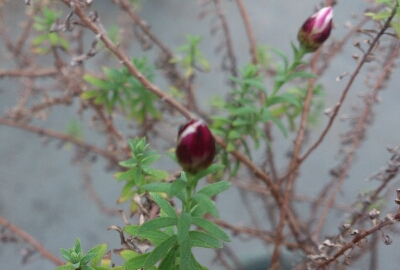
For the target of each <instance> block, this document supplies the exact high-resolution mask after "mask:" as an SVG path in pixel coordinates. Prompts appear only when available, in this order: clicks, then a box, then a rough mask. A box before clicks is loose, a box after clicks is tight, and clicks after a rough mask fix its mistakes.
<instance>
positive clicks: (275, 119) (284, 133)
mask: <svg viewBox="0 0 400 270" xmlns="http://www.w3.org/2000/svg"><path fill="white" fill-rule="evenodd" d="M271 120H272V122H274V123H275V125H277V126H278V128H279V129H280V130H281V132H282V134H283V136H285V137H287V130H286V128H285V126H284V125H283V124H282V122H281V120H279V119H278V118H276V117H271Z"/></svg>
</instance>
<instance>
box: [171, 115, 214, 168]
mask: <svg viewBox="0 0 400 270" xmlns="http://www.w3.org/2000/svg"><path fill="white" fill-rule="evenodd" d="M176 157H177V159H178V162H179V164H180V165H181V166H182V168H183V170H184V171H185V172H188V173H196V172H198V171H200V170H204V169H206V168H207V167H208V166H210V164H211V163H212V162H213V160H214V157H215V140H214V137H213V136H212V134H211V132H210V130H209V129H208V127H207V126H206V125H205V124H204V122H203V121H201V120H192V121H190V122H189V123H187V124H185V125H183V126H181V127H180V128H179V132H178V140H177V147H176Z"/></svg>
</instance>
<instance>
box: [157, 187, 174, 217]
mask: <svg viewBox="0 0 400 270" xmlns="http://www.w3.org/2000/svg"><path fill="white" fill-rule="evenodd" d="M150 197H151V198H152V199H153V200H154V201H155V202H156V204H157V205H158V206H159V207H160V208H161V209H162V210H164V211H165V213H166V214H167V215H168V216H170V217H173V218H178V215H177V214H176V212H175V210H174V208H173V207H172V206H171V204H170V203H169V202H167V201H166V200H164V198H163V197H161V196H160V195H158V194H157V193H154V192H150Z"/></svg>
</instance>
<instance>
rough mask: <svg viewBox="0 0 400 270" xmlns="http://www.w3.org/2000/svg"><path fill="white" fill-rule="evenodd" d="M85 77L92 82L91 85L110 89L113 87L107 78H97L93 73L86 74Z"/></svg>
mask: <svg viewBox="0 0 400 270" xmlns="http://www.w3.org/2000/svg"><path fill="white" fill-rule="evenodd" d="M83 79H84V80H85V81H87V82H88V83H90V84H91V85H94V86H97V87H99V88H100V89H104V90H108V89H113V84H112V83H109V82H107V81H105V80H102V79H99V78H96V77H94V76H92V75H84V76H83Z"/></svg>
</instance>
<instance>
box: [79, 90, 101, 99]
mask: <svg viewBox="0 0 400 270" xmlns="http://www.w3.org/2000/svg"><path fill="white" fill-rule="evenodd" d="M99 93H100V92H99V91H97V90H89V91H84V92H82V94H81V95H80V97H81V99H91V98H94V97H97V96H98V95H99Z"/></svg>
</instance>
